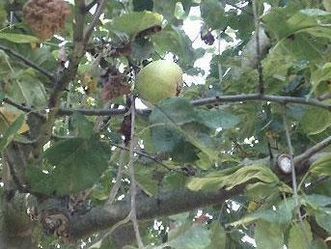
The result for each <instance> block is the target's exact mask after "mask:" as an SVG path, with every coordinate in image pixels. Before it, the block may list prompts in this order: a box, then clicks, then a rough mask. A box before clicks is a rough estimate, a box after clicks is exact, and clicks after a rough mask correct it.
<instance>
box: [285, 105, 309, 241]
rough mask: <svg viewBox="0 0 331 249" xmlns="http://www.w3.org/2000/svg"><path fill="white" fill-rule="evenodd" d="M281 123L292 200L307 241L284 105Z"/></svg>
mask: <svg viewBox="0 0 331 249" xmlns="http://www.w3.org/2000/svg"><path fill="white" fill-rule="evenodd" d="M283 107H284V109H283V125H284V129H285V136H286V141H287V146H288V150H289V154H290V164H291V171H292V172H291V176H292V189H293V197H294V201H295V205H296V209H297V213H298V217H299V221H300V227H301V229H302V232H303V234H304V239H305V241H306V242H307V243H308V237H307V235H306V230H305V227H304V224H303V219H302V215H301V211H300V206H301V205H300V201H299V195H298V185H297V177H296V172H295V164H294V159H293V158H294V150H293V146H292V141H291V135H290V131H289V123H288V119H287V115H286V106H283Z"/></svg>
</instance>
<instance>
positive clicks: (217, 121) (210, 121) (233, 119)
mask: <svg viewBox="0 0 331 249" xmlns="http://www.w3.org/2000/svg"><path fill="white" fill-rule="evenodd" d="M197 115H198V117H199V119H198V122H199V123H201V124H204V125H206V126H207V127H209V128H211V129H217V128H222V129H230V128H234V127H235V126H236V125H237V124H238V123H239V122H240V118H238V117H237V116H235V115H233V114H231V113H228V112H225V111H223V110H212V111H206V110H198V111H197Z"/></svg>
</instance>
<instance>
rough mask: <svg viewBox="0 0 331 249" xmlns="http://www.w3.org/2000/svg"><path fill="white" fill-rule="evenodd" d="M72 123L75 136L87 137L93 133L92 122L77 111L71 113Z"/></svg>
mask: <svg viewBox="0 0 331 249" xmlns="http://www.w3.org/2000/svg"><path fill="white" fill-rule="evenodd" d="M72 124H73V127H74V131H75V135H76V136H79V137H82V138H87V139H88V138H90V137H91V136H92V135H93V133H94V131H93V127H94V126H93V123H92V122H91V121H89V120H88V119H87V118H86V117H85V116H83V115H82V114H81V113H79V112H74V114H73V115H72Z"/></svg>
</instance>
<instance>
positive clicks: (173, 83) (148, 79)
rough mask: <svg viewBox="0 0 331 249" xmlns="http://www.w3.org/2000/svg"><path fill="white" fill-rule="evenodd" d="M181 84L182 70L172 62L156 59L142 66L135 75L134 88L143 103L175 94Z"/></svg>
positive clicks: (156, 100) (179, 89)
mask: <svg viewBox="0 0 331 249" xmlns="http://www.w3.org/2000/svg"><path fill="white" fill-rule="evenodd" d="M182 86H183V71H182V69H181V68H180V67H179V66H178V65H177V64H176V63H174V62H170V61H166V60H158V61H154V62H151V63H150V64H148V65H147V66H146V67H144V68H143V69H142V70H141V71H140V72H139V73H138V75H137V78H136V84H135V90H136V92H137V93H138V95H139V97H140V98H141V99H142V100H143V102H144V103H147V104H152V105H155V104H156V103H158V102H159V101H161V100H163V99H166V98H170V97H175V96H177V95H178V94H179V93H180V91H181V89H182Z"/></svg>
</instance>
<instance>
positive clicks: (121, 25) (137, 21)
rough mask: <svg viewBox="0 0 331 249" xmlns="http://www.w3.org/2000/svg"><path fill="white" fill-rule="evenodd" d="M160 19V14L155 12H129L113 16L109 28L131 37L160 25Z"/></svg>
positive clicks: (161, 19)
mask: <svg viewBox="0 0 331 249" xmlns="http://www.w3.org/2000/svg"><path fill="white" fill-rule="evenodd" d="M162 21H163V17H162V15H160V14H158V13H155V12H151V11H143V12H131V13H127V14H123V15H121V16H119V17H115V18H114V19H113V21H112V23H111V29H113V30H116V31H119V32H123V33H126V34H128V35H129V36H131V37H132V36H135V35H136V34H138V33H139V32H141V31H144V30H146V29H149V28H152V27H155V26H161V25H162Z"/></svg>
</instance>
